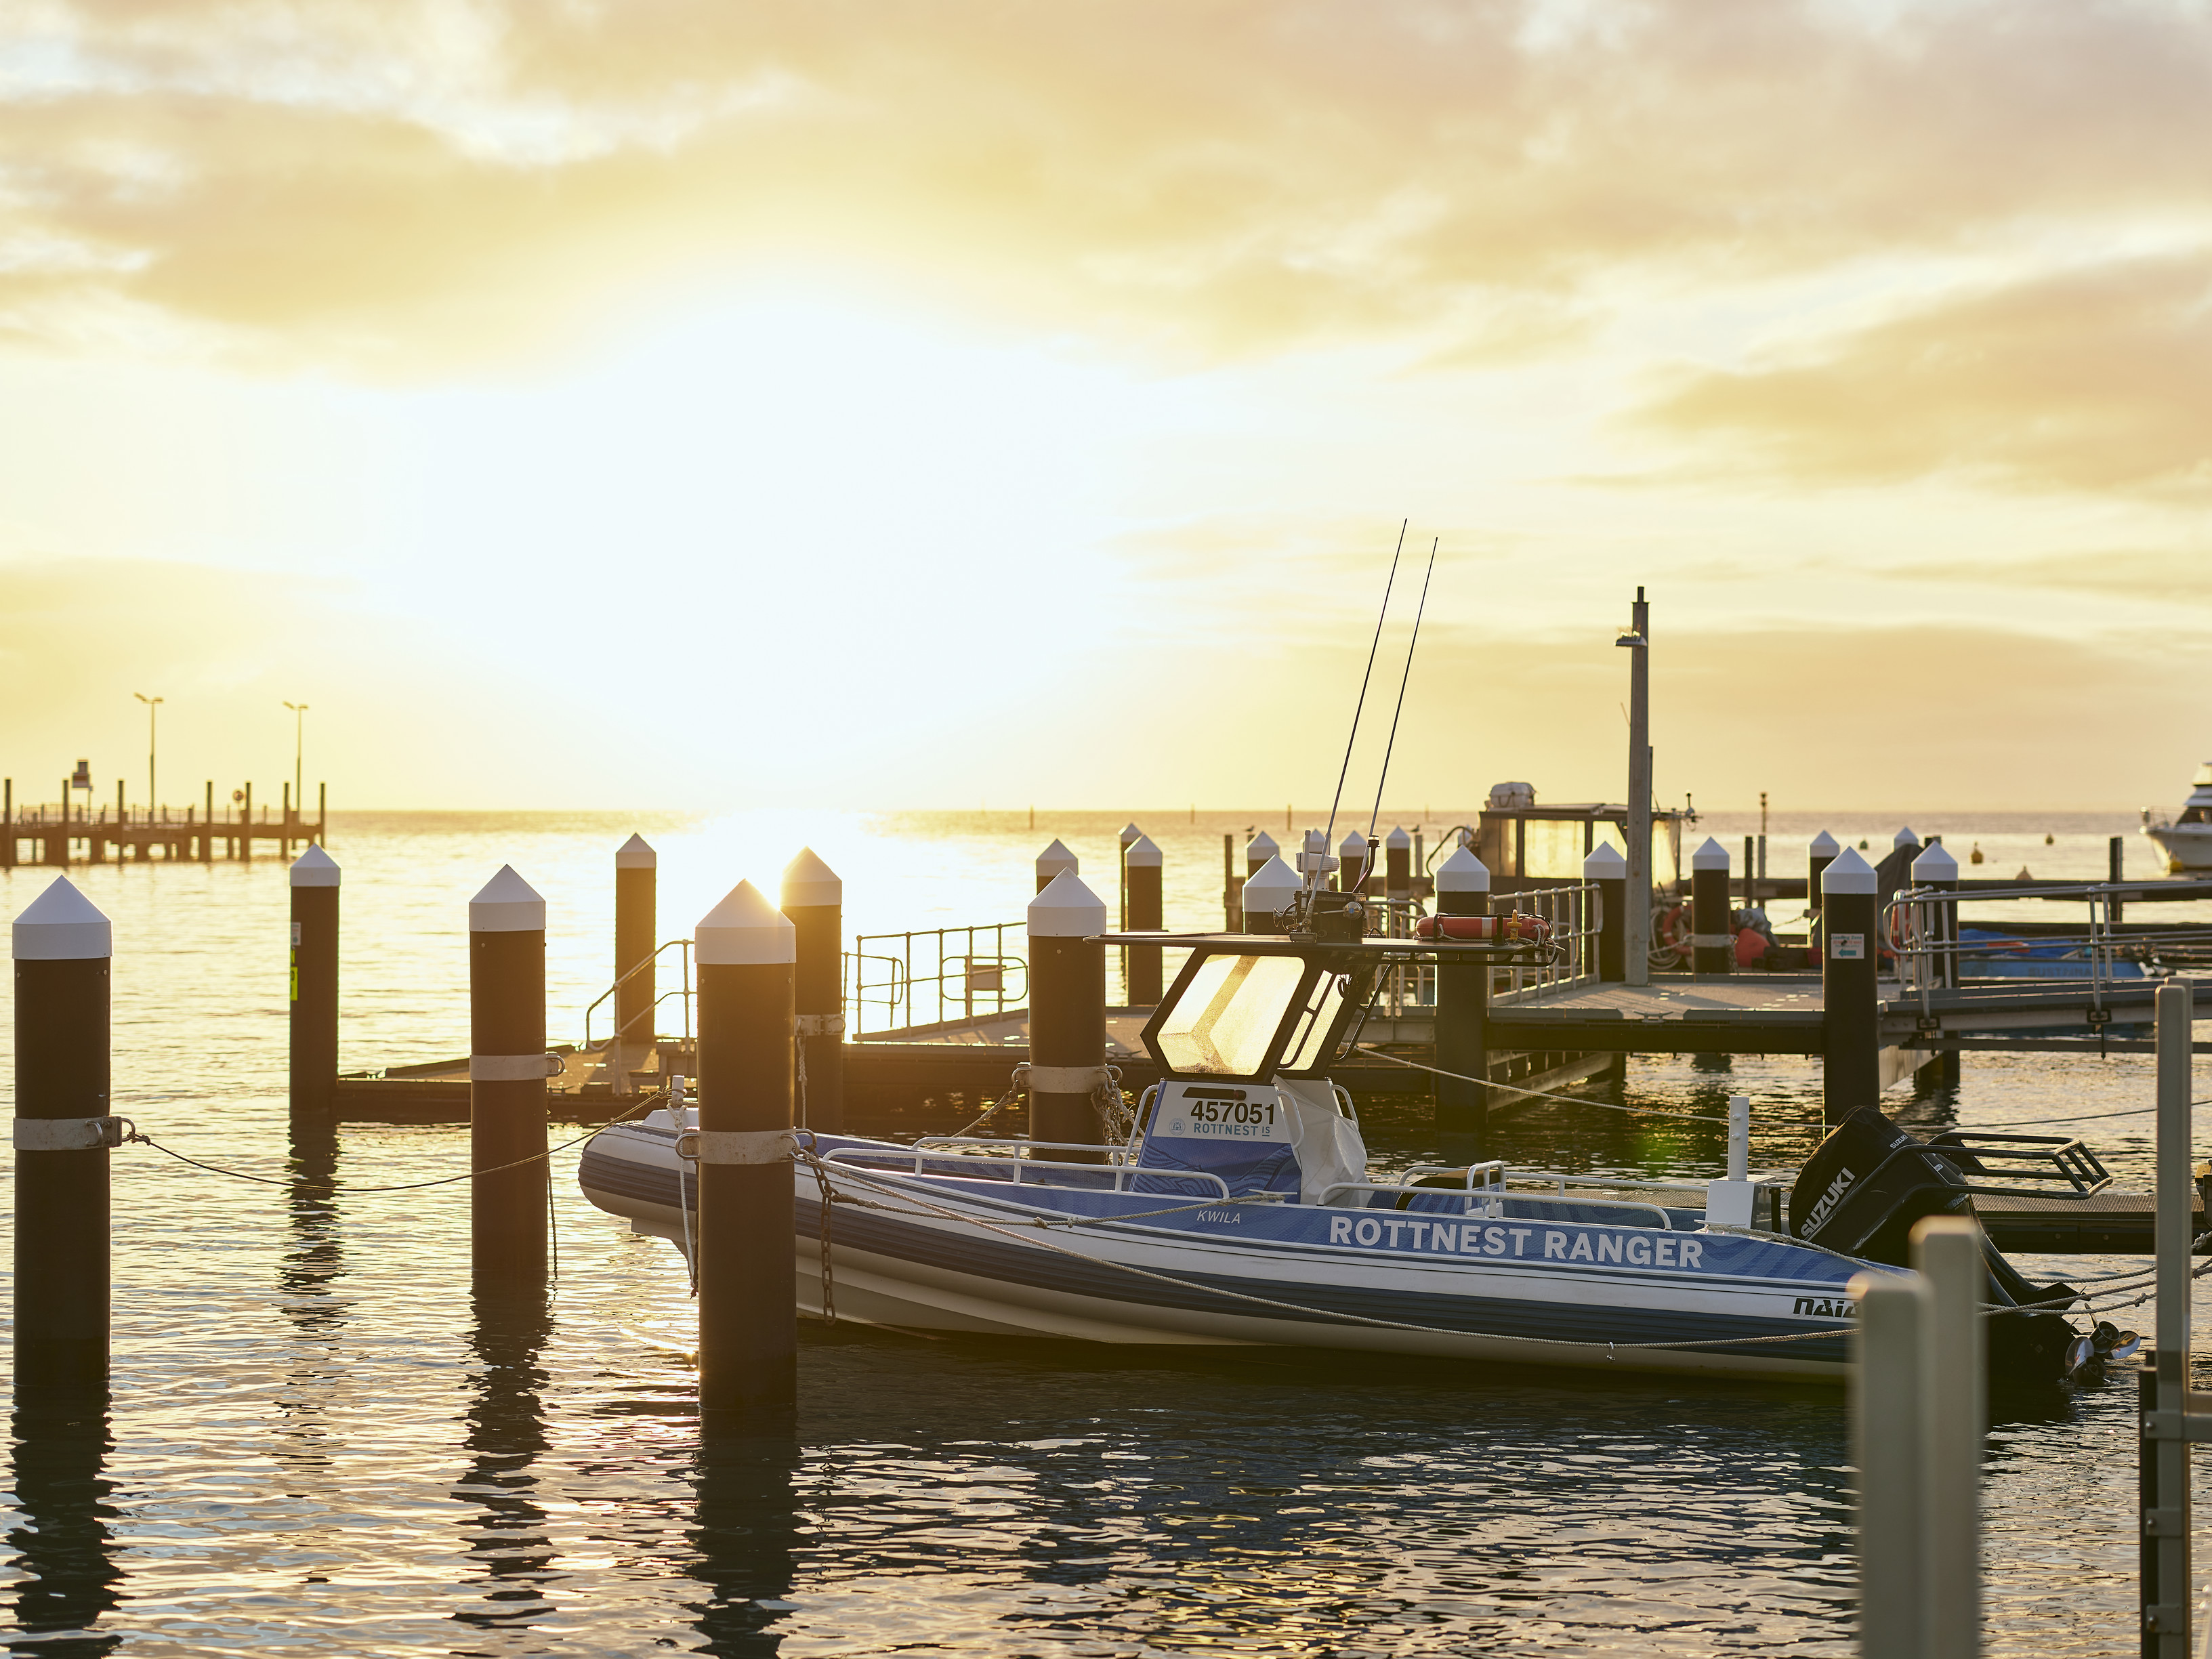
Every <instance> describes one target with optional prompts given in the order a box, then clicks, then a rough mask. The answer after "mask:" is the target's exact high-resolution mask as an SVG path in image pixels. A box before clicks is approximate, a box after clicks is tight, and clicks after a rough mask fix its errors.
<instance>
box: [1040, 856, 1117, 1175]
mask: <svg viewBox="0 0 2212 1659" xmlns="http://www.w3.org/2000/svg"><path fill="white" fill-rule="evenodd" d="M1105 931H1106V906H1105V903H1104V902H1103V900H1101V899H1100V898H1099V896H1097V894H1096V893H1094V892H1092V891H1091V890H1090V889H1089V888H1088V887H1086V886H1085V885H1084V884H1083V881H1082V878H1080V877H1079V876H1078V875H1076V873H1075V872H1073V871H1072V870H1068V871H1062V872H1060V874H1059V875H1057V876H1055V877H1054V878H1053V881H1052V884H1051V885H1050V886H1048V887H1047V888H1046V889H1045V890H1043V891H1042V893H1039V894H1038V895H1037V896H1036V897H1035V898H1034V899H1032V900H1030V908H1029V935H1030V1070H1029V1091H1030V1139H1031V1140H1033V1141H1059V1142H1062V1143H1068V1142H1073V1143H1076V1144H1079V1145H1083V1146H1097V1144H1098V1142H1099V1139H1100V1137H1101V1136H1102V1135H1103V1133H1104V1131H1103V1128H1102V1127H1101V1125H1100V1123H1099V1118H1098V1105H1099V1100H1098V1097H1099V1091H1101V1090H1102V1089H1103V1088H1104V1087H1105V1086H1106V1085H1107V1084H1108V1082H1109V1077H1108V1074H1107V1071H1106V947H1105V946H1104V945H1102V944H1100V943H1099V942H1098V935H1099V934H1101V933H1104V932H1105ZM1049 1156H1051V1157H1052V1158H1056V1159H1061V1160H1067V1161H1086V1162H1087V1161H1091V1160H1093V1159H1095V1158H1096V1157H1097V1156H1099V1155H1097V1154H1090V1155H1086V1154H1083V1153H1075V1152H1053V1153H1051V1154H1049Z"/></svg>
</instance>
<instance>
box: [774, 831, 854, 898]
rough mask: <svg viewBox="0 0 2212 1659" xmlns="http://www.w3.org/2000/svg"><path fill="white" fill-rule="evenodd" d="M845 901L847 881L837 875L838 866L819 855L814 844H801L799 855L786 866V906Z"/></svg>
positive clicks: (784, 868)
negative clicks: (826, 861)
mask: <svg viewBox="0 0 2212 1659" xmlns="http://www.w3.org/2000/svg"><path fill="white" fill-rule="evenodd" d="M843 902H845V884H844V883H843V882H842V881H841V880H839V879H838V877H837V872H836V871H835V870H832V869H831V868H830V867H829V866H828V865H826V864H824V863H823V861H822V860H821V859H820V858H818V857H817V856H816V854H815V851H814V849H813V848H811V847H802V848H799V856H798V857H797V858H795V859H793V860H792V861H791V862H790V863H788V864H787V865H785V866H783V908H785V909H787V910H795V909H799V908H804V907H805V906H808V905H823V904H842V903H843Z"/></svg>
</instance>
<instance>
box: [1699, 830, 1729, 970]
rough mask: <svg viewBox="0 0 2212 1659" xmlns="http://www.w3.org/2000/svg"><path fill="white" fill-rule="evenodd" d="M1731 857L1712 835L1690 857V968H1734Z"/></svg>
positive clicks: (1726, 849)
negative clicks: (1731, 932)
mask: <svg viewBox="0 0 2212 1659" xmlns="http://www.w3.org/2000/svg"><path fill="white" fill-rule="evenodd" d="M1729 908H1730V906H1729V854H1728V848H1725V847H1723V846H1722V845H1721V844H1720V842H1718V841H1717V840H1716V839H1714V838H1713V837H1712V836H1706V837H1705V845H1704V846H1703V847H1700V848H1698V850H1697V851H1696V852H1694V853H1692V854H1690V966H1691V970H1692V972H1694V973H1699V974H1725V973H1727V972H1728V971H1729V969H1732V968H1734V967H1735V951H1734V950H1733V949H1732V948H1731V940H1730V939H1729Z"/></svg>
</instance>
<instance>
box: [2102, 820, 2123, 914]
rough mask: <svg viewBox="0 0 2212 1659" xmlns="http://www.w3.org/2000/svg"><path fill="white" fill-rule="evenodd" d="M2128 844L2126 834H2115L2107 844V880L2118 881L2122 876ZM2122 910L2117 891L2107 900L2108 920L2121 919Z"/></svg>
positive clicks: (2106, 912) (2106, 911)
mask: <svg viewBox="0 0 2212 1659" xmlns="http://www.w3.org/2000/svg"><path fill="white" fill-rule="evenodd" d="M2127 845H2128V838H2127V837H2126V836H2113V837H2112V841H2111V842H2110V843H2108V844H2107V845H2106V848H2105V879H2106V881H2109V882H2114V883H2117V882H2118V881H2119V880H2120V879H2121V878H2122V866H2123V865H2124V863H2125V862H2126V855H2127ZM2122 912H2123V907H2122V905H2121V902H2120V896H2119V895H2118V894H2117V893H2115V894H2113V895H2112V897H2110V898H2108V899H2106V901H2105V920H2106V921H2115V922H2116V921H2120V920H2121V918H2122Z"/></svg>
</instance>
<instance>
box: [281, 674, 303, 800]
mask: <svg viewBox="0 0 2212 1659" xmlns="http://www.w3.org/2000/svg"><path fill="white" fill-rule="evenodd" d="M284 707H285V708H289V709H290V710H291V711H292V810H293V811H295V812H297V813H298V814H299V815H300V816H301V817H307V794H306V793H305V791H306V789H307V784H306V782H305V779H306V776H307V773H306V770H305V769H304V768H303V767H302V766H301V763H300V757H301V755H303V754H304V753H306V752H307V704H305V703H304V702H287V703H286V704H285V705H284Z"/></svg>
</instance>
